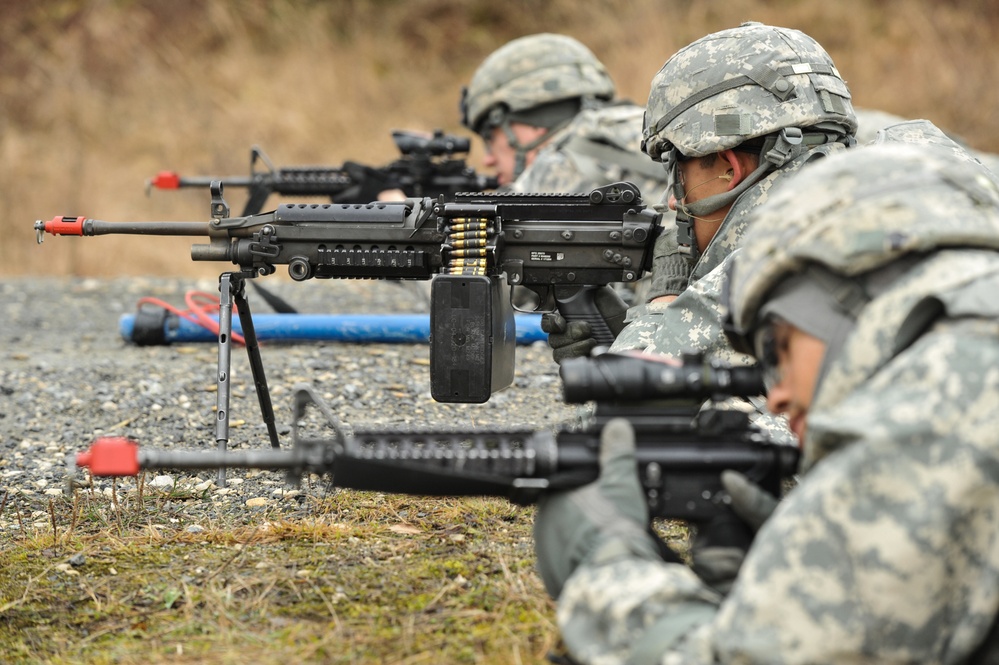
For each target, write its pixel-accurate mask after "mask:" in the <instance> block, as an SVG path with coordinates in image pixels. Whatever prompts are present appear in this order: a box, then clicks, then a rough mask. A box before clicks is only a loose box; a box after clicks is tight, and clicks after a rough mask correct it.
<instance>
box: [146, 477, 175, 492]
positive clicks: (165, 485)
mask: <svg viewBox="0 0 999 665" xmlns="http://www.w3.org/2000/svg"><path fill="white" fill-rule="evenodd" d="M174 484H175V481H174V479H173V476H156V477H155V478H153V480H152V482H150V483H149V485H150V486H152V487H158V488H162V489H173V486H174Z"/></svg>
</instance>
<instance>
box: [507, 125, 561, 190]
mask: <svg viewBox="0 0 999 665" xmlns="http://www.w3.org/2000/svg"><path fill="white" fill-rule="evenodd" d="M570 122H572V118H567V119H565V120H563V121H561V122H559V123H558V124H556V125H555V126H553V127H550V128H548V131H547V132H545V133H544V134H542V135H541V136H539V137H538V138H536V139H534V140H533V141H530V142H528V143H527V144H521V143H520V141H518V140H517V136H516V135H515V134H514V133H513V127H511V126H510V119H509V118H508V117H504V118H503V122H502V123H501V124H500V128H501V129H502V130H503V134H504V135H506V141H507V143H509V144H510V147H511V148H513V149H514V150H515V151H516V156H515V158H514V162H513V179H514V180H516V179H517V178H519V177H520V174H521V173H523V172H524V169H526V168H527V153H529V152H531V151H532V150H535V149H537V148H538V147H539V146H540V145H541V144H542V143H544V142H545V141H547V140H548V139H549V138H550V137H551V135H552V134H553V133H555V132H557V131H558V130H560V129H562V128H563V127H565V126H566V125H568V124H569V123H570Z"/></svg>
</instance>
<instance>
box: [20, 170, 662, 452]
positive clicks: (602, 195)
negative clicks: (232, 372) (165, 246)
mask: <svg viewBox="0 0 999 665" xmlns="http://www.w3.org/2000/svg"><path fill="white" fill-rule="evenodd" d="M211 192H212V201H211V216H212V220H211V221H209V222H105V221H100V220H95V219H87V218H83V217H55V218H53V219H51V220H48V221H38V222H36V223H35V230H36V233H37V237H38V241H39V242H41V240H42V238H43V237H44V234H45V233H51V234H55V235H84V236H92V235H106V234H119V233H125V234H139V235H179V236H207V237H208V239H209V240H208V243H207V244H195V245H193V246H192V248H191V258H192V259H193V260H195V261H223V262H231V263H234V264H236V265H237V266H238V267H239V270H238V271H233V272H224V273H222V275H221V277H220V279H219V289H220V294H221V295H220V306H219V328H220V334H219V353H218V405H217V406H218V414H217V418H218V420H217V423H216V429H217V438H218V440H219V441H220V448H222V449H224V443H223V442H224V441H227V440H228V407H229V394H230V388H229V384H228V378H229V367H230V336H231V333H232V307H233V304H234V303H235V305H236V306H237V308H238V313H239V317H240V323H241V324H242V330H243V335H244V337H245V340H246V349H247V353H248V354H249V357H250V367H251V371H252V373H253V379H254V383H255V385H256V387H257V396H258V400H259V402H260V406H261V411H262V413H263V416H264V421H265V423H267V426H268V432H269V434H270V437H271V443H272V445H273V446H274V447H277V432H276V428H275V427H274V425H273V410H272V408H271V406H270V397H269V393H268V390H267V384H266V379H265V377H264V370H263V364H262V362H261V360H260V353H259V349H258V347H257V343H256V335H255V333H254V330H253V321H252V318H251V315H250V308H249V304H248V302H247V300H246V297H245V289H244V285H245V280H247V279H250V278H254V277H257V276H262V275H268V274H271V273H273V272H275V270H276V269H277V266H279V265H283V266H287V269H288V273H289V275H291V277H292V278H293V279H295V280H299V281H301V280H307V279H311V278H321V279H322V278H340V279H343V278H361V279H418V280H426V279H432V282H431V311H430V327H431V339H430V379H431V381H430V382H431V394H432V395H433V397H434V399H435V400H437V401H440V402H475V403H481V402H485V401H487V400H488V399H489V396H490V395H491V394H492V393H493V392H494V391H496V390H499V389H501V388H504V387H506V386H508V385H510V383H511V382H512V381H513V375H514V353H515V348H516V329H515V327H514V326H515V323H514V316H513V306H512V304H511V300H510V291H511V288H510V285H521V286H525V287H527V288H529V289H531V290H532V291H534V292H535V293H536V294H537V296H538V299H539V303H540V304H539V305H538V310H546V311H551V310H554V309H558V311H559V312H560V313H561V314H562V315H563V316H564V317H565V318H566V319H567V320H570V321H572V320H585V321H589V322H590V325H591V326H592V328H593V330H594V332H595V336H597V337H598V339H599V340H601V341H602V343H604V344H608V345H609V344H610V343H611V342H612V341H613V339H614V336H615V335H616V334H617V332H619V330H611V329H610V328H609V327H608V324H607V323H606V322H605V321H604V319H603V317H602V316H601V315H600V312H599V311H598V310H597V307H596V302H595V298H594V291H595V290H596V289H597V288H598V287H600V286H603V285H607V284H611V283H615V282H633V281H635V280H637V279H639V278H640V277H641V275H642V272H643V271H645V270H648V269H649V268H650V267H651V261H652V247H653V245H654V242H655V238H656V236H657V235H658V233H659V231H660V226H659V223H660V215H659V214H658V213H656V212H654V211H653V210H651V209H649V208H646V207H645V206H644V205H643V203H642V201H641V195H640V193H639V191H638V188H637V187H635V186H634V185H633V184H631V183H615V184H612V185H607V186H604V187H600V188H597V189H595V190H593V191H592V192H590V193H589V194H510V193H503V194H500V193H489V194H459V195H456V196H455V197H454V198H453V200H450V201H446V200H444V199H443V198H442V199H440V200H436V201H435V200H433V199H430V198H422V199H421V198H410V199H406V200H405V201H401V202H391V203H389V202H385V203H370V204H366V205H346V204H319V203H316V204H284V205H281V206H279V207H278V208H277V209H276V210H274V211H273V212H269V213H263V214H258V215H249V216H244V217H229V206H228V205H227V204H226V202H225V200H224V199H223V197H222V186H221V184H220V183H218V182H216V183H213V184H212V186H211ZM536 311H537V310H536ZM621 325H623V323H622V324H621Z"/></svg>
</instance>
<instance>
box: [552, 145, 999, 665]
mask: <svg viewBox="0 0 999 665" xmlns="http://www.w3.org/2000/svg"><path fill="white" fill-rule="evenodd" d="M750 221H751V228H750V230H749V231H748V234H747V236H746V238H745V239H744V241H743V244H742V248H741V249H740V251H738V252H736V253H735V254H734V255H733V256H732V261H731V268H730V271H731V272H727V273H726V275H725V277H724V281H725V282H726V283H727V284H728V291H727V293H728V297H727V298H726V303H725V304H726V305H727V307H726V309H727V311H729V312H730V317H729V321H728V329H729V333H730V335H731V337H732V340H733V345H734V346H735V347H736V348H738V349H740V350H742V351H745V352H747V353H748V354H749V355H751V356H752V357H754V358H755V359H756V360H757V361H759V362H760V363H761V364H762V365H763V366H764V369H765V370H766V372H767V374H768V375H769V387H768V401H767V405H768V407H769V409H770V410H771V411H773V412H775V413H784V414H786V415H787V416H788V417H789V420H790V426H791V429H792V430H794V432H795V433H796V434H797V435H798V437H799V438H800V439H801V441H802V447H803V459H802V469H801V470H802V474H803V475H802V477H801V479H800V482H799V484H798V486H797V487H795V488H794V489H793V490H791V492H790V493H789V494H788V495H787V496H785V497H784V499H783V500H782V501H781V503H780V504H779V505H777V506H776V509H775V510H773V508H774V506H773V504H772V502H765V501H760V495H759V494H758V493H756V492H754V489H753V486H751V485H747V484H746V483H745V482H742V480H741V479H740V478H738V477H732V476H731V475H728V476H727V477H723V482H724V483H725V484H726V486H727V487H728V488H729V490H730V492H731V494H732V499H733V507H734V508H736V512H739V513H740V514H741V515H743V516H744V517H745V518H746V519H747V521H748V522H750V523H751V524H752V525H755V526H759V525H760V524H762V527H761V528H760V529H759V531H758V532H757V534H756V536H755V540H754V541H753V543H752V545H751V546H750V547H749V548H748V551H746V552H745V558H744V559H741V557H740V552H739V551H738V548H736V547H732V546H731V544H726V543H713V544H711V543H708V544H707V546H703V547H698V543H697V541H696V540H695V543H694V548H693V551H692V558H693V566H692V567H688V566H686V565H684V564H681V563H664V562H663V560H662V559H661V558H660V555H659V553H658V552H657V551H656V550H655V546H654V544H653V543H652V542H651V539H650V537H649V536H648V535H647V534H645V533H644V532H641V530H640V527H641V526H642V525H644V523H645V522H644V521H643V520H644V517H645V514H644V511H645V505H644V503H643V499H642V496H641V487H640V485H639V482H638V479H637V474H636V473H635V459H634V452H633V444H632V441H633V437H632V432H631V430H630V428H629V427H627V426H626V424H625V425H621V424H620V423H618V424H617V425H616V426H615V427H614V428H612V427H608V428H606V429H605V432H604V436H603V440H602V453H601V463H602V471H601V476H600V478H599V479H598V481H597V482H596V483H594V484H593V485H591V486H589V487H587V488H584V489H582V490H576V491H574V492H569V493H563V494H558V495H554V496H552V497H550V498H549V499H548V500H547V501H545V502H543V503H542V504H541V505H540V507H539V512H538V517H537V525H536V526H537V532H536V538H537V550H538V551H537V554H538V561H539V567H540V570H541V572H542V576H543V578H544V579H545V583H546V586H547V588H548V589H549V591H550V592H551V593H552V595H553V596H555V597H556V598H557V599H558V622H559V626H560V628H561V630H562V634H563V638H564V640H565V642H566V645H567V647H568V649H569V651H570V652H571V654H572V655H573V657H574V658H575V659H577V660H578V661H579V662H582V663H591V662H600V663H623V662H629V663H685V664H697V663H774V662H780V663H841V662H851V663H886V662H907V663H909V662H935V663H984V662H996V659H997V657H999V638H997V634H999V629H997V617H999V610H997V608H999V467H997V465H996V464H995V463H994V461H995V460H996V459H997V458H999V437H997V435H996V433H997V432H999V303H997V301H996V299H995V293H996V291H997V290H999V184H997V181H996V179H995V176H993V175H992V174H991V173H990V172H989V171H988V170H986V169H983V168H982V166H981V164H979V163H978V162H977V161H976V160H973V159H969V158H968V157H967V155H962V154H961V153H960V152H957V151H955V150H953V149H948V148H941V147H940V146H934V145H906V144H902V143H898V142H886V143H884V144H881V145H874V146H871V147H865V148H862V149H857V150H849V151H845V152H842V153H840V154H837V155H832V156H830V157H828V158H827V159H823V160H821V162H820V163H818V164H817V165H815V166H813V167H809V168H808V169H806V170H804V171H802V173H800V174H799V175H798V176H797V177H796V180H795V187H783V188H781V189H779V190H776V191H774V192H773V193H772V196H771V197H770V199H769V200H768V201H767V202H766V203H764V204H762V205H761V206H759V207H758V208H757V209H756V210H755V211H754V212H753V213H752V215H751V219H750ZM584 493H585V494H584ZM768 503H769V504H770V505H768ZM771 510H773V512H772V514H770V511H771ZM719 561H727V562H729V563H730V564H734V565H732V566H731V570H730V576H729V579H717V578H716V579H714V580H712V582H711V583H709V582H708V581H706V580H705V579H704V577H703V576H702V575H700V574H698V572H699V569H700V568H701V567H704V566H705V565H706V566H707V568H708V569H709V570H716V571H717V570H718V566H717V563H718V562H719ZM740 563H741V566H740V565H739V564H740Z"/></svg>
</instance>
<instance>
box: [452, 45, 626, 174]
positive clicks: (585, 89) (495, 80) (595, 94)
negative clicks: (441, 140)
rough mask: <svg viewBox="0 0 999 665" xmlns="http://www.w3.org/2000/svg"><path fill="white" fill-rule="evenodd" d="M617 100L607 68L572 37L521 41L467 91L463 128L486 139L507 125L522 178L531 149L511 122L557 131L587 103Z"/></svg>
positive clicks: (497, 56) (490, 61)
mask: <svg viewBox="0 0 999 665" xmlns="http://www.w3.org/2000/svg"><path fill="white" fill-rule="evenodd" d="M613 96H614V82H613V81H611V78H610V75H609V74H608V73H607V70H606V68H605V67H604V66H603V64H602V63H601V62H600V61H599V60H597V58H596V56H595V55H593V53H592V52H591V51H590V50H589V49H588V48H586V47H585V46H584V45H583V44H581V43H580V42H578V41H576V40H575V39H573V38H572V37H568V36H565V35H556V34H550V33H541V34H537V35H529V36H526V37H520V38H519V39H514V40H513V41H511V42H509V43H507V44H505V45H504V46H502V47H500V48H499V49H497V50H496V51H495V52H493V53H492V54H491V55H490V56H489V57H487V58H486V59H485V61H483V63H482V64H481V65H480V66H479V68H478V69H477V70H476V72H475V74H474V75H473V76H472V81H471V83H470V84H469V85H468V86H467V87H466V88H465V89H464V90H463V91H462V98H461V105H460V106H461V108H460V110H461V124H462V125H464V126H465V127H467V128H468V129H470V130H472V131H474V132H476V133H477V134H479V135H481V136H482V137H483V138H484V139H485V140H486V141H488V140H489V138H490V135H491V132H492V130H493V128H495V127H502V128H503V130H504V132H505V134H506V136H507V139H508V140H509V141H510V145H511V146H512V147H513V148H514V149H516V150H517V151H518V168H517V174H518V175H519V173H520V171H522V170H523V157H524V155H525V154H526V152H527V151H529V150H533V149H534V148H536V147H537V146H538V145H540V143H541V142H543V140H544V137H542V138H541V139H539V140H537V141H535V142H532V144H531V145H525V146H521V145H518V143H517V141H516V139H515V137H514V136H513V133H512V131H511V130H510V128H509V123H510V122H511V121H515V122H523V123H526V124H530V125H534V126H537V127H545V128H547V129H548V130H549V131H554V130H556V129H558V128H560V127H562V126H564V125H566V124H568V123H569V121H571V120H572V118H573V117H574V116H575V115H576V114H577V113H578V112H579V109H580V107H581V104H582V103H584V102H585V101H591V102H596V101H597V100H609V99H611V98H613Z"/></svg>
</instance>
